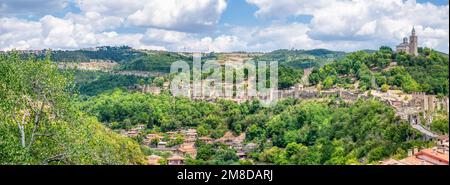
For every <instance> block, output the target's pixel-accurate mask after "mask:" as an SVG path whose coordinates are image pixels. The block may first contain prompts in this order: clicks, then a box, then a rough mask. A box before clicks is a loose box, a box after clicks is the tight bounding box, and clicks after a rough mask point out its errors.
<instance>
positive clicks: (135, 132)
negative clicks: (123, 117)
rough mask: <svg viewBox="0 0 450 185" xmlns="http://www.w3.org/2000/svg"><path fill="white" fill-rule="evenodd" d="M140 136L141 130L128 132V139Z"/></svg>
mask: <svg viewBox="0 0 450 185" xmlns="http://www.w3.org/2000/svg"><path fill="white" fill-rule="evenodd" d="M138 135H139V130H137V129H131V130H130V131H128V133H127V136H128V137H136V136H138Z"/></svg>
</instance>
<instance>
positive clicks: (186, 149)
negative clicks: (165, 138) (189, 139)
mask: <svg viewBox="0 0 450 185" xmlns="http://www.w3.org/2000/svg"><path fill="white" fill-rule="evenodd" d="M177 151H178V153H179V154H180V155H184V156H187V155H189V156H191V157H192V158H195V157H196V156H197V149H196V148H195V146H194V143H191V144H187V143H185V144H182V145H181V146H180V147H179V148H178V150H177Z"/></svg>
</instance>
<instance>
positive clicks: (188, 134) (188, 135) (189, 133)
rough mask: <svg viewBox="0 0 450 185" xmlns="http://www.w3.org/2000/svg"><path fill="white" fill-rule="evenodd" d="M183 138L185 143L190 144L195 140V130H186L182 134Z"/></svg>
mask: <svg viewBox="0 0 450 185" xmlns="http://www.w3.org/2000/svg"><path fill="white" fill-rule="evenodd" d="M182 133H183V135H184V138H185V142H187V143H191V142H195V141H196V140H197V130H195V129H188V130H185V131H183V132H182Z"/></svg>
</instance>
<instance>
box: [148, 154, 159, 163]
mask: <svg viewBox="0 0 450 185" xmlns="http://www.w3.org/2000/svg"><path fill="white" fill-rule="evenodd" d="M161 159H162V157H160V156H157V155H151V156H148V157H147V162H148V164H149V165H159V161H160V160H161Z"/></svg>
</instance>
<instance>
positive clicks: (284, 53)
mask: <svg viewBox="0 0 450 185" xmlns="http://www.w3.org/2000/svg"><path fill="white" fill-rule="evenodd" d="M345 55H346V53H345V52H341V51H331V50H327V49H313V50H287V49H282V50H275V51H272V52H270V53H267V54H265V55H263V56H260V57H258V58H256V60H265V61H278V62H280V63H281V64H285V65H287V66H291V67H295V68H308V67H314V66H316V67H318V66H323V65H324V64H327V63H329V62H331V61H333V60H336V59H340V58H343V57H345Z"/></svg>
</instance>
